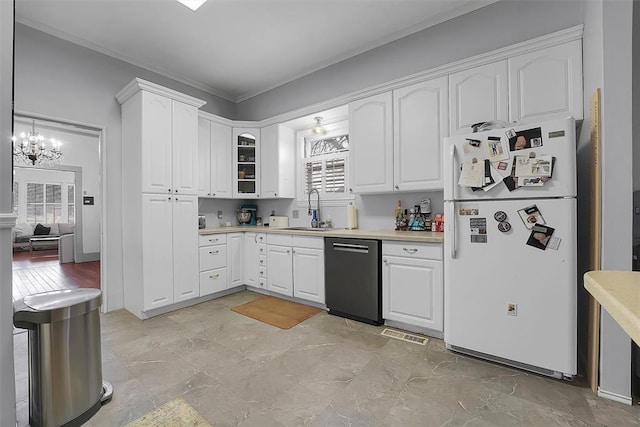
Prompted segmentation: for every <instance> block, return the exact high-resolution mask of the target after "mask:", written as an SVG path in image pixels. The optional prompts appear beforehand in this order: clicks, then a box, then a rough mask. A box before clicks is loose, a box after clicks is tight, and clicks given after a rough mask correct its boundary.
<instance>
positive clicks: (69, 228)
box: [11, 223, 75, 262]
mask: <svg viewBox="0 0 640 427" xmlns="http://www.w3.org/2000/svg"><path fill="white" fill-rule="evenodd" d="M42 225H43V226H45V227H49V228H50V230H49V234H41V235H40V236H42V237H60V239H58V240H53V241H50V242H38V246H52V247H55V246H58V245H63V244H64V249H65V250H64V253H65V260H63V259H62V258H61V259H60V262H74V260H73V259H69V254H71V255H72V254H73V238H74V231H75V224H71V223H57V224H42ZM33 233H34V227H33V226H32V225H31V224H27V223H18V224H16V226H15V227H13V230H12V236H11V237H12V242H13V250H14V251H15V250H29V239H30V238H31V237H33V236H34V234H33ZM69 245H71V247H70V248H69ZM58 248H59V249H60V246H58ZM72 258H73V257H72Z"/></svg>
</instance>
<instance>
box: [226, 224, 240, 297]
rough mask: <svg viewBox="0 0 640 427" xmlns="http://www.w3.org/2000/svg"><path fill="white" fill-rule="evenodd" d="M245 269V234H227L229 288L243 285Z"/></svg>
mask: <svg viewBox="0 0 640 427" xmlns="http://www.w3.org/2000/svg"><path fill="white" fill-rule="evenodd" d="M243 270H244V234H243V233H230V234H227V274H228V284H229V288H235V287H236V286H242V283H243V281H242V277H243V274H242V273H243Z"/></svg>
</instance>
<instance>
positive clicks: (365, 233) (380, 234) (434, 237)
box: [199, 225, 444, 243]
mask: <svg viewBox="0 0 640 427" xmlns="http://www.w3.org/2000/svg"><path fill="white" fill-rule="evenodd" d="M243 231H253V232H258V233H274V234H294V235H299V236H318V237H346V238H353V239H378V240H399V241H405V242H422V243H442V242H444V233H437V232H432V231H395V230H364V229H356V230H346V229H340V228H334V229H329V230H326V231H308V230H287V229H283V228H269V227H262V226H250V225H249V226H235V227H211V228H203V229H201V230H199V232H200V234H201V235H207V234H218V233H237V232H243Z"/></svg>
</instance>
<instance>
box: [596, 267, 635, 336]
mask: <svg viewBox="0 0 640 427" xmlns="http://www.w3.org/2000/svg"><path fill="white" fill-rule="evenodd" d="M584 287H585V289H586V290H587V291H589V293H590V294H591V295H593V297H594V298H595V299H596V301H598V302H599V303H600V305H601V306H602V307H604V308H605V310H607V312H608V313H609V314H610V315H611V317H613V319H614V320H615V321H616V322H618V324H619V325H620V326H621V327H622V329H623V330H624V331H625V332H626V333H627V334H628V335H629V336H630V337H631V339H633V341H635V342H636V344H638V345H640V272H637V271H589V272H588V273H585V275H584Z"/></svg>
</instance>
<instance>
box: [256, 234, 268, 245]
mask: <svg viewBox="0 0 640 427" xmlns="http://www.w3.org/2000/svg"><path fill="white" fill-rule="evenodd" d="M256 243H258V244H260V243H263V244H266V243H267V235H266V234H265V233H256Z"/></svg>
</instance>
